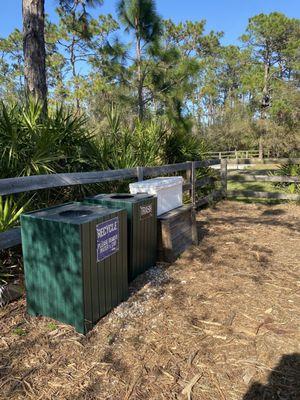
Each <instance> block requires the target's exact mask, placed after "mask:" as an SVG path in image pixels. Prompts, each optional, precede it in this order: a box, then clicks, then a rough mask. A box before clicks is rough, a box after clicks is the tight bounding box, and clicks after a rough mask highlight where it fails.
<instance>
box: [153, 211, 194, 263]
mask: <svg viewBox="0 0 300 400" xmlns="http://www.w3.org/2000/svg"><path fill="white" fill-rule="evenodd" d="M196 236H197V229H196V221H195V218H194V209H193V206H192V205H184V206H182V207H178V208H176V209H175V210H172V211H169V212H167V213H165V214H163V215H160V216H159V217H158V258H159V260H160V261H167V262H172V261H174V260H175V259H176V258H177V257H178V256H179V255H180V254H181V253H182V252H183V251H184V250H185V249H186V248H188V247H189V246H190V245H192V244H196V243H197V237H196Z"/></svg>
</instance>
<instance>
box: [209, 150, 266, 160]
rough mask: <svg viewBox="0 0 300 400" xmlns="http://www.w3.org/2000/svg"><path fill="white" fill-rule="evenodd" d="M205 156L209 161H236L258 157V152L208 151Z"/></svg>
mask: <svg viewBox="0 0 300 400" xmlns="http://www.w3.org/2000/svg"><path fill="white" fill-rule="evenodd" d="M205 156H207V157H209V158H211V159H215V158H217V159H219V160H222V159H223V158H226V159H238V158H256V157H259V151H258V150H230V151H208V152H206V153H205Z"/></svg>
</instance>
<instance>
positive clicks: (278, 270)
mask: <svg viewBox="0 0 300 400" xmlns="http://www.w3.org/2000/svg"><path fill="white" fill-rule="evenodd" d="M198 221H199V231H200V233H201V236H202V239H201V242H200V245H199V246H195V247H193V248H191V249H190V250H189V251H186V252H185V253H184V254H183V255H182V257H181V258H180V259H178V261H177V262H176V263H174V264H172V265H171V266H169V267H168V266H163V265H160V266H158V267H156V268H153V269H152V270H150V271H149V272H148V273H147V274H144V275H143V276H141V277H139V278H138V279H137V280H136V281H135V282H134V284H133V286H132V287H131V291H132V296H131V297H130V299H129V300H128V301H127V302H126V303H123V304H122V305H120V306H119V307H118V308H116V309H115V310H114V311H113V312H112V313H110V314H109V315H107V316H106V317H105V318H103V319H102V320H101V321H100V322H99V323H98V325H97V326H96V327H95V329H94V330H93V331H92V332H90V333H89V334H88V335H87V336H86V337H84V336H82V335H79V334H77V333H75V332H74V330H73V329H72V328H71V327H69V326H66V325H62V324H56V322H55V321H53V320H50V319H49V318H31V317H28V316H26V314H25V301H24V300H21V301H19V302H15V303H12V304H10V305H9V306H7V307H6V308H4V309H2V310H1V312H0V324H1V327H0V329H1V335H2V336H1V339H0V354H1V360H0V364H1V365H0V378H1V381H0V397H1V398H3V399H43V400H44V399H69V400H71V399H72V400H75V399H76V400H79V399H82V400H83V399H89V400H90V399H115V400H118V399H126V400H129V399H132V400H133V399H135V400H137V399H145V400H146V399H151V400H156V399H194V400H195V399H199V400H200V399H201V400H216V399H220V400H242V399H244V400H250V399H251V400H258V399H265V400H271V399H273V400H275V399H277V400H296V399H300V354H299V353H300V349H299V343H300V333H299V315H300V300H299V284H300V276H299V260H300V226H299V225H300V223H299V221H300V207H297V206H295V205H288V204H287V205H280V206H278V205H276V206H265V205H253V204H252V205H249V204H247V205H246V204H243V203H236V202H223V203H220V204H218V205H217V207H215V208H211V209H208V210H205V211H202V212H201V213H199V214H198Z"/></svg>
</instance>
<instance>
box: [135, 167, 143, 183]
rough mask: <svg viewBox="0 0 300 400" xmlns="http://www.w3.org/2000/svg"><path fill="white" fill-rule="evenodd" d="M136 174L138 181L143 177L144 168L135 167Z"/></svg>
mask: <svg viewBox="0 0 300 400" xmlns="http://www.w3.org/2000/svg"><path fill="white" fill-rule="evenodd" d="M136 176H137V180H138V181H142V180H143V179H144V168H143V167H136Z"/></svg>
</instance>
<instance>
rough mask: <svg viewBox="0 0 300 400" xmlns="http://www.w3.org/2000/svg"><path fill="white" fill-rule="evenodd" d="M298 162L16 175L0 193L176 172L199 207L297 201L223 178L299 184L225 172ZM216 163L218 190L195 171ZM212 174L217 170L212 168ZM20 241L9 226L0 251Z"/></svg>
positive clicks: (294, 196)
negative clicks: (233, 185) (236, 201)
mask: <svg viewBox="0 0 300 400" xmlns="http://www.w3.org/2000/svg"><path fill="white" fill-rule="evenodd" d="M287 162H290V163H293V164H300V159H286V158H284V159H257V158H256V159H249V158H239V159H229V160H227V159H226V158H221V159H219V157H218V158H217V159H209V160H204V161H188V162H184V163H178V164H169V165H162V166H156V167H137V168H128V169H119V170H109V171H95V172H78V173H67V174H50V175H34V176H27V177H18V178H7V179H0V196H7V195H13V194H17V193H24V192H31V191H36V190H43V189H50V188H58V187H68V186H74V185H88V184H93V183H103V182H111V181H121V180H124V179H137V180H139V181H141V180H143V179H144V178H153V177H157V176H161V175H166V174H174V173H180V174H181V175H183V176H184V178H185V179H184V183H183V191H184V192H188V193H189V200H190V202H191V203H192V205H193V207H194V208H195V209H196V208H197V207H201V206H203V205H205V204H209V203H211V202H213V201H217V200H219V199H220V198H223V197H227V196H228V197H229V198H233V197H246V198H248V197H251V198H260V199H262V198H265V199H280V200H295V201H300V195H298V194H285V193H275V192H259V191H250V190H228V188H227V181H235V182H236V181H241V180H243V181H247V182H248V181H249V182H250V181H251V182H275V183H276V182H278V183H300V179H299V177H289V176H269V175H261V174H259V173H257V174H254V175H245V174H243V175H241V174H239V175H228V174H227V165H228V164H229V165H230V164H234V165H236V166H238V165H252V166H254V165H256V164H266V165H270V164H273V165H274V164H276V165H277V164H282V163H287ZM211 166H219V168H220V183H221V187H220V189H216V188H215V187H214V186H213V185H212V184H213V183H215V181H216V178H215V177H214V176H210V175H207V176H202V177H201V178H200V179H197V177H196V175H197V174H196V172H197V169H199V168H204V167H211ZM214 173H215V174H216V173H217V171H216V170H215V171H214ZM205 187H213V189H211V190H210V191H209V193H208V194H207V195H206V196H202V197H200V198H197V197H198V196H197V190H198V189H200V188H205ZM20 243H21V233H20V228H13V229H10V230H8V231H6V232H2V233H0V250H3V249H7V248H10V247H13V246H16V245H18V244H20Z"/></svg>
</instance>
